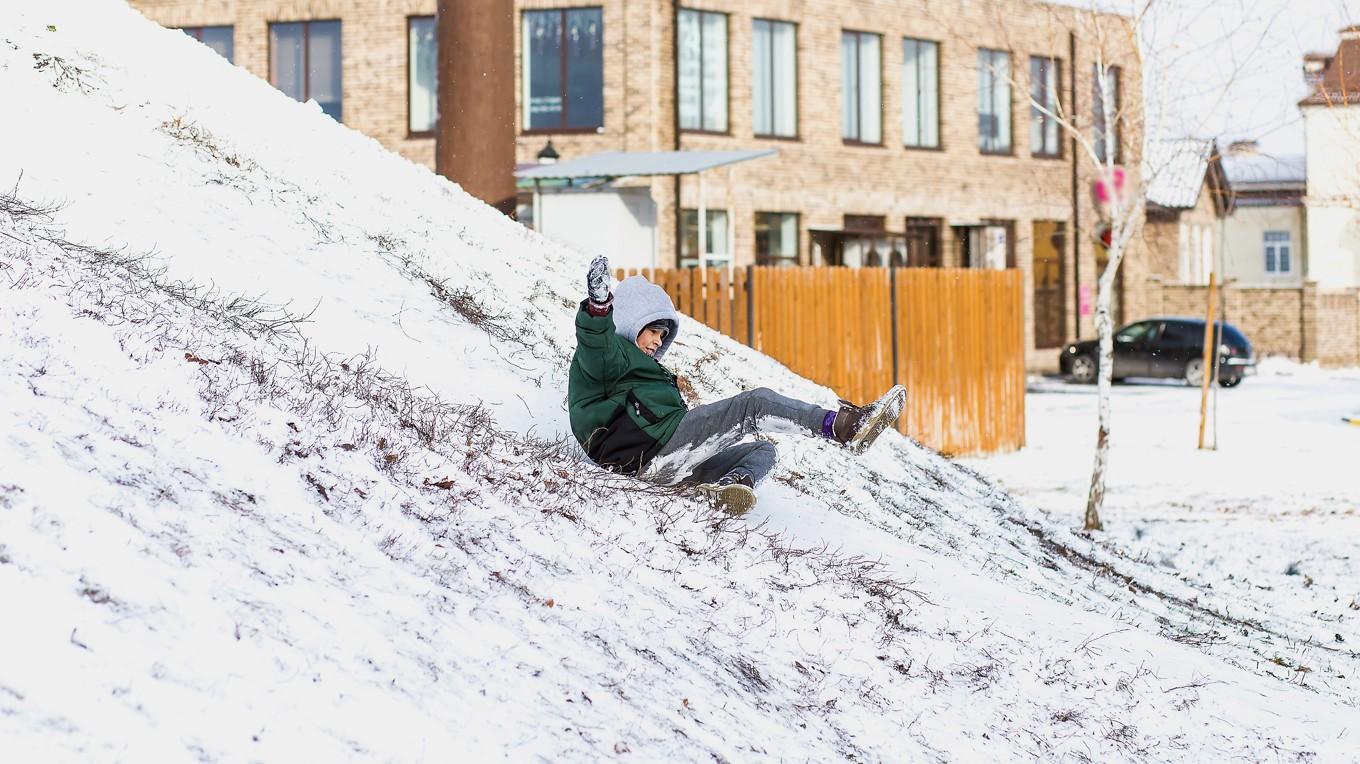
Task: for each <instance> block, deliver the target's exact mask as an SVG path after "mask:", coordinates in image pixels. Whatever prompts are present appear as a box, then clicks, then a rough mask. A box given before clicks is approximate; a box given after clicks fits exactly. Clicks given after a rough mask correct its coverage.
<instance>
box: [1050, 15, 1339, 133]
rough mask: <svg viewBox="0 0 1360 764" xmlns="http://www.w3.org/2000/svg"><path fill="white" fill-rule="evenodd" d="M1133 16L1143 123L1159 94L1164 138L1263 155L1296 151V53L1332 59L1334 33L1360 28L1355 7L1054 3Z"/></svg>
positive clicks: (1299, 60) (1299, 62)
mask: <svg viewBox="0 0 1360 764" xmlns="http://www.w3.org/2000/svg"><path fill="white" fill-rule="evenodd" d="M1054 1H1055V2H1061V3H1063V4H1067V5H1076V6H1079V7H1089V6H1090V5H1091V3H1092V2H1093V1H1094V2H1097V3H1098V4H1099V5H1101V6H1102V7H1106V8H1109V9H1110V10H1116V11H1118V12H1121V13H1127V14H1132V12H1133V11H1134V9H1137V8H1143V7H1146V6H1147V5H1148V3H1149V2H1151V3H1152V9H1151V11H1150V12H1149V14H1148V18H1147V20H1146V22H1145V24H1144V27H1143V29H1144V34H1145V38H1144V51H1145V57H1146V61H1145V74H1146V79H1147V86H1148V90H1149V92H1148V104H1149V109H1150V111H1149V114H1148V120H1149V123H1155V122H1157V121H1158V120H1157V115H1156V113H1155V112H1156V111H1157V109H1156V106H1155V104H1156V102H1157V101H1158V100H1159V99H1158V98H1157V92H1158V91H1159V90H1160V92H1163V93H1165V94H1166V96H1165V112H1164V113H1165V119H1164V120H1163V124H1164V125H1165V126H1166V131H1165V132H1167V133H1171V134H1178V135H1185V136H1194V137H1201V138H1218V139H1219V142H1220V145H1222V144H1226V143H1227V142H1228V141H1231V140H1237V139H1250V138H1255V139H1257V140H1260V141H1261V148H1262V150H1263V151H1266V152H1270V153H1275V154H1289V153H1293V154H1302V153H1303V126H1302V122H1301V118H1300V116H1299V110H1298V108H1297V106H1296V104H1297V103H1298V101H1299V99H1301V98H1303V97H1304V95H1306V92H1307V90H1306V88H1305V86H1304V83H1303V69H1302V67H1303V54H1304V53H1306V52H1311V51H1317V52H1328V53H1331V52H1335V50H1336V46H1337V41H1338V34H1337V33H1338V31H1339V30H1340V29H1341V28H1342V27H1344V26H1347V25H1349V24H1360V0H1054Z"/></svg>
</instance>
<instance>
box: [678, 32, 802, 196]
mask: <svg viewBox="0 0 1360 764" xmlns="http://www.w3.org/2000/svg"><path fill="white" fill-rule="evenodd" d="M730 21H731V20H730V19H729V22H730ZM761 22H764V23H766V24H787V25H789V26H790V27H793V135H780V134H779V133H760V132H756V120H755V108H756V97H755V85H754V83H755V72H754V71H752V73H751V82H752V87H751V109H752V112H751V136H752V137H753V138H759V139H761V140H773V141H801V140H802V139H803V138H802V132H803V115H802V113H801V111H800V108H799V107H800V103H799V91H798V80H799V77H798V32H799V29H798V22H796V21H786V20H784V19H772V18H765V17H763V16H756V17H754V18H752V19H751V68H752V70H754V69H755V47H756V46H755V37H756V24H758V23H761ZM727 32H728V34H727V39H728V43H727V45H728V52H729V54H730V53H731V47H732V30H731V29H728V30H727ZM771 51H772V52H773V48H771ZM771 58H772V60H771V62H770V63H771V64H773V63H774V62H773V56H771ZM727 69H728V71H729V72H730V71H731V70H732V61H731V59H730V58H729V59H728V62H727ZM770 72H771V75H772V76H771V80H773V79H774V78H773V72H774V66H773V65H771V67H770ZM770 85H771V87H770V94H771V97H773V95H774V92H775V89H774V83H773V81H772V82H771V83H770ZM727 96H728V107H729V108H728V115H727V116H728V120H727V121H728V129H729V130H730V129H731V126H732V119H731V117H732V113H731V98H732V83H731V82H730V81H729V82H728V84H727ZM771 107H772V110H773V104H771ZM700 121H701V122H702V119H701V120H700ZM795 214H796V213H795Z"/></svg>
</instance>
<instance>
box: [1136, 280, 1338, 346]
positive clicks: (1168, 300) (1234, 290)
mask: <svg viewBox="0 0 1360 764" xmlns="http://www.w3.org/2000/svg"><path fill="white" fill-rule="evenodd" d="M1207 292H1208V289H1207V287H1202V286H1185V285H1179V284H1162V285H1158V286H1157V287H1155V288H1154V289H1152V290H1150V293H1151V294H1152V295H1153V299H1154V302H1155V305H1156V307H1155V309H1154V310H1153V313H1155V314H1157V315H1163V316H1189V317H1201V318H1202V317H1203V316H1204V315H1205V308H1206V300H1207ZM1215 312H1216V314H1217V316H1218V317H1219V318H1224V317H1225V312H1226V318H1227V321H1228V323H1230V324H1233V325H1234V326H1236V327H1237V328H1238V329H1241V330H1242V332H1243V333H1244V334H1246V335H1247V339H1249V340H1251V343H1252V346H1253V347H1254V348H1255V350H1256V355H1257V357H1264V356H1270V355H1278V356H1284V357H1287V358H1293V359H1296V360H1304V361H1317V362H1319V363H1320V364H1322V365H1324V366H1355V365H1360V290H1357V289H1346V290H1333V291H1327V290H1319V289H1318V288H1317V285H1316V284H1312V283H1309V284H1305V285H1304V286H1302V287H1255V286H1239V285H1236V284H1231V285H1229V286H1228V287H1227V288H1225V289H1224V290H1223V293H1222V298H1221V302H1220V304H1219V305H1218V306H1216V308H1215Z"/></svg>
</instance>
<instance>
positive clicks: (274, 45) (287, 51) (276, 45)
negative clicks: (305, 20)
mask: <svg viewBox="0 0 1360 764" xmlns="http://www.w3.org/2000/svg"><path fill="white" fill-rule="evenodd" d="M305 41H306V32H305V30H304V25H303V24H302V23H295V24H270V25H269V82H270V84H272V85H273V86H274V87H276V88H278V89H279V90H282V91H283V92H284V94H285V95H287V96H288V97H290V98H293V99H295V100H298V101H305V100H307V88H306V81H305V76H306V75H305V72H303V59H304V48H303V46H304V44H305Z"/></svg>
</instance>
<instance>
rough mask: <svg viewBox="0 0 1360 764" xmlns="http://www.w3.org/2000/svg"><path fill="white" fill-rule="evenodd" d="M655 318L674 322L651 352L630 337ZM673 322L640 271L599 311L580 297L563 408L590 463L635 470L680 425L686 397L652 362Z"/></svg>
mask: <svg viewBox="0 0 1360 764" xmlns="http://www.w3.org/2000/svg"><path fill="white" fill-rule="evenodd" d="M635 279H636V281H635ZM616 320H617V321H618V322H619V325H616V324H615V321H616ZM657 320H669V321H670V322H671V326H672V327H673V328H672V329H671V331H670V332H669V333H668V334H667V335H666V338H665V339H664V340H663V341H662V345H661V347H660V348H658V349H657V351H656V358H654V357H652V356H649V355H647V354H646V353H644V352H642V350H641V349H639V348H638V346H637V343H636V342H635V341H634V338H636V337H637V334H638V333H639V332H641V331H642V329H643V327H645V326H647V325H648V324H650V323H652V322H654V321H657ZM679 323H680V322H679V315H678V314H677V313H676V312H675V308H674V307H672V305H671V301H670V298H669V297H668V296H667V295H666V293H665V291H663V290H662V289H661V288H660V287H657V286H655V285H653V284H651V283H648V282H647V281H646V280H645V279H643V278H642V277H641V276H633V277H630V278H628V279H625V280H624V281H623V283H621V284H619V285H618V287H617V288H616V289H615V291H614V304H613V308H612V309H611V310H610V311H609V312H607V313H606V314H605V315H602V316H593V315H591V314H590V312H589V311H588V310H587V303H586V302H584V301H583V302H582V303H581V306H580V309H579V310H578V311H577V312H576V353H575V355H574V356H572V359H571V373H570V375H569V377H568V382H567V411H568V415H569V417H570V419H571V431H572V434H574V435H575V436H576V440H577V441H578V442H580V444H581V447H582V448H584V449H585V451H586V455H587V456H589V457H590V458H591V460H593V461H594V462H595V463H596V464H599V465H600V466H602V467H606V468H608V469H610V470H613V471H615V472H626V473H638V472H641V471H642V469H643V468H644V467H646V466H647V463H648V462H650V461H651V459H652V457H654V456H656V453H657V452H658V451H660V450H661V447H662V446H664V445H665V444H666V442H667V441H668V440H670V438H671V436H672V435H674V434H675V428H676V427H679V426H680V420H681V419H682V418H683V417H684V415H685V411H686V408H685V401H684V399H683V398H681V396H680V389H679V387H678V386H677V383H676V378H675V375H674V374H672V373H670V372H669V371H667V370H666V368H665V367H664V366H662V365H661V364H660V363H658V362H657V358H659V357H661V356H662V355H664V354H665V351H666V350H667V349H668V348H669V347H670V345H671V342H672V341H673V340H674V339H675V333H676V332H675V330H676V328H678V327H679Z"/></svg>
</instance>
